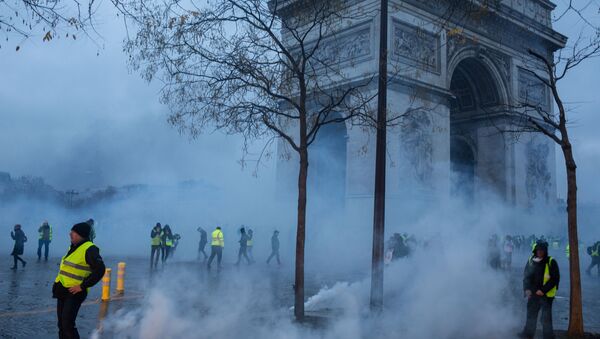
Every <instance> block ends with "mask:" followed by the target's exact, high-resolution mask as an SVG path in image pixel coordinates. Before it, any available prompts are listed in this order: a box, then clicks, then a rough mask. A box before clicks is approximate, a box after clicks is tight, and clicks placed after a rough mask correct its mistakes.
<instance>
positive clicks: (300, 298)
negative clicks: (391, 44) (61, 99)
mask: <svg viewBox="0 0 600 339" xmlns="http://www.w3.org/2000/svg"><path fill="white" fill-rule="evenodd" d="M114 3H115V5H116V6H117V7H118V8H119V9H120V10H121V11H122V12H123V13H125V14H126V16H127V18H128V19H129V21H130V22H133V23H134V24H135V25H136V27H137V28H138V30H137V33H136V35H135V36H133V37H130V38H129V39H128V40H127V41H126V46H125V50H126V52H128V53H129V55H130V61H131V64H132V66H133V67H134V68H135V69H137V70H139V71H141V73H142V74H143V76H144V77H145V78H146V79H147V80H148V81H151V80H152V79H154V78H155V77H159V78H160V79H161V80H162V81H163V82H164V87H163V89H162V100H163V102H164V103H166V104H168V105H169V107H170V108H171V114H170V117H169V121H170V123H172V124H173V125H175V126H177V127H179V128H180V129H181V130H182V131H185V132H188V133H190V134H191V135H192V136H196V135H198V133H201V132H202V131H203V130H204V129H206V128H217V129H220V130H223V131H226V132H227V133H235V134H241V135H243V136H244V137H245V138H247V139H253V138H264V137H268V136H274V137H276V138H279V139H281V140H283V141H284V143H285V144H286V145H287V146H289V148H291V149H292V150H293V151H294V152H295V153H296V154H297V156H298V159H299V172H298V181H297V188H298V202H297V229H296V232H297V236H296V266H295V284H294V289H295V302H294V313H295V316H296V318H297V319H298V320H302V319H303V317H304V248H305V229H306V208H307V177H308V169H309V156H308V154H309V146H310V145H311V144H313V143H314V142H315V139H316V137H317V135H318V133H319V130H320V129H321V128H322V127H323V126H326V125H329V124H343V123H365V124H368V123H371V122H372V121H374V118H373V117H371V113H370V112H371V111H372V107H370V106H371V104H370V103H371V101H372V99H373V98H374V97H376V91H373V90H371V91H369V90H368V86H369V84H370V83H371V82H372V80H373V79H374V78H375V76H374V75H365V76H363V77H362V78H360V79H358V80H357V79H356V78H355V79H353V81H349V80H348V79H349V77H348V75H347V74H345V70H348V69H350V70H352V67H340V65H341V64H343V63H347V62H350V61H351V60H352V59H353V55H352V53H354V51H355V50H358V49H359V48H362V47H363V46H364V44H365V43H366V42H365V41H362V40H360V39H354V41H350V40H349V41H347V42H348V43H350V44H351V45H352V46H354V47H355V48H354V49H352V48H350V49H346V50H345V52H344V53H341V48H339V47H341V46H337V47H336V46H335V41H336V37H335V34H336V31H337V30H339V28H340V27H339V25H340V24H341V23H342V22H343V21H344V20H345V19H351V18H349V17H344V16H343V15H344V14H343V13H345V12H346V11H345V6H347V5H346V2H344V1H321V0H307V1H300V2H295V1H292V2H289V1H278V0H273V1H268V2H267V1H264V0H237V1H233V0H226V1H223V0H215V1H212V0H211V1H208V4H206V5H196V4H194V3H193V2H191V3H189V4H187V7H186V5H184V4H183V3H181V2H179V1H175V0H173V1H165V2H160V3H159V2H156V3H147V2H143V1H136V0H133V1H127V2H121V1H119V0H114ZM363 15H364V13H363ZM361 44H362V45H361ZM352 46H351V47H352ZM345 66H347V64H346V65H345Z"/></svg>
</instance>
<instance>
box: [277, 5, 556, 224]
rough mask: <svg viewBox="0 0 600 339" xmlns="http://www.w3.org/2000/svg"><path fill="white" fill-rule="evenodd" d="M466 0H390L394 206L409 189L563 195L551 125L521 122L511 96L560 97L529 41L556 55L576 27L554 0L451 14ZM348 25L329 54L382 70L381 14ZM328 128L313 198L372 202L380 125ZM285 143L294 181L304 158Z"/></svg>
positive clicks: (361, 68)
mask: <svg viewBox="0 0 600 339" xmlns="http://www.w3.org/2000/svg"><path fill="white" fill-rule="evenodd" d="M456 2H457V1H456V0H405V1H393V0H391V1H390V17H389V32H388V36H389V40H388V46H389V55H388V56H389V58H388V62H389V65H388V69H389V74H388V76H389V89H388V112H389V113H388V114H389V115H390V116H391V117H395V118H397V119H396V120H394V121H395V123H393V124H391V125H390V127H389V128H388V134H387V145H388V159H387V164H388V165H387V166H388V167H387V199H388V203H387V209H388V214H389V213H390V212H391V213H392V214H393V213H394V212H393V211H394V209H395V204H396V202H398V204H400V202H401V201H402V200H403V199H404V200H405V199H406V198H407V197H410V199H411V200H413V201H419V202H422V203H424V204H431V203H432V202H435V201H437V200H439V199H444V198H445V197H451V196H460V197H461V198H462V199H464V200H465V201H467V202H477V203H484V202H485V201H489V200H491V199H494V200H498V201H502V202H505V203H506V204H509V205H514V206H519V207H525V208H528V207H531V206H534V205H540V204H541V205H553V204H554V203H555V201H556V173H555V148H554V145H553V143H552V141H550V140H549V139H547V138H546V137H545V136H543V135H537V134H528V133H517V127H518V126H519V122H518V121H517V119H520V118H519V117H518V116H516V115H515V114H512V113H511V108H512V107H516V106H519V105H520V104H522V103H523V102H527V103H530V104H534V105H536V106H539V107H543V108H544V109H546V110H551V109H552V106H553V105H552V101H551V97H550V93H549V92H548V89H547V88H546V87H544V86H543V84H542V83H541V82H540V80H539V79H538V78H537V77H536V76H535V75H534V74H533V73H532V71H533V72H535V73H537V74H539V75H540V76H542V77H544V73H543V71H542V69H538V68H536V67H539V65H535V63H533V62H532V58H531V56H530V54H529V53H528V50H529V49H533V50H535V51H537V52H539V53H541V54H543V55H547V56H550V57H551V56H552V55H553V53H554V52H555V51H557V50H558V49H560V48H562V47H564V45H565V43H566V38H565V37H564V36H563V35H561V34H559V33H557V32H556V31H554V30H553V28H552V20H551V15H552V11H553V10H554V8H555V5H554V4H552V3H551V2H549V1H547V0H497V1H458V3H469V4H470V5H469V6H465V7H462V6H459V8H457V9H455V10H453V11H452V14H451V15H450V14H449V13H450V8H451V7H452V6H453V5H452V3H456ZM346 3H347V7H346V10H347V11H349V12H354V13H361V12H364V13H372V12H373V11H375V12H376V13H378V10H377V7H378V6H379V1H372V0H362V1H361V0H349V1H346ZM340 27H341V28H340V30H339V32H337V33H336V34H335V35H334V36H332V38H331V39H326V40H324V43H325V45H326V46H327V47H326V48H324V52H323V53H324V55H325V57H326V56H327V55H329V56H330V57H331V59H332V60H336V62H339V63H341V64H342V67H348V68H351V69H352V71H354V72H355V74H356V75H355V76H356V78H357V79H358V78H361V77H368V76H372V74H376V72H377V62H378V47H379V46H378V42H379V35H378V33H379V16H378V14H376V15H364V16H361V15H358V14H357V15H353V16H352V19H351V20H350V19H348V20H347V22H344V23H343V24H342V25H340ZM344 65H346V66H344ZM532 65H533V66H532ZM372 90H374V89H372ZM340 114H344V112H340ZM320 133H321V134H320V135H319V137H318V138H317V141H316V142H315V144H314V145H313V146H311V148H310V149H309V152H310V159H311V160H310V165H309V182H311V183H312V184H311V186H309V200H310V199H313V201H315V200H317V201H318V202H319V204H321V203H322V204H326V205H327V204H336V205H340V206H343V207H344V208H345V209H347V210H348V211H350V212H351V213H352V212H353V211H357V213H359V212H358V211H365V209H367V210H370V209H372V199H373V187H374V167H375V134H374V131H372V130H371V131H369V130H368V129H366V128H363V127H357V126H355V125H352V124H351V123H350V122H347V123H346V124H340V126H328V127H326V128H324V129H323V131H321V132H320ZM278 152H279V154H280V155H282V156H281V157H280V160H279V162H278V170H277V172H278V181H279V185H280V186H281V187H282V188H286V189H291V190H293V189H294V187H295V184H296V180H297V164H296V161H295V159H294V158H292V159H289V158H287V157H285V156H283V154H284V153H285V147H284V145H283V143H282V144H280V147H279V151H278ZM311 194H312V195H311ZM321 196H323V197H324V199H321V200H320V197H321ZM316 207H317V209H319V207H321V208H323V206H316ZM357 215H358V214H357Z"/></svg>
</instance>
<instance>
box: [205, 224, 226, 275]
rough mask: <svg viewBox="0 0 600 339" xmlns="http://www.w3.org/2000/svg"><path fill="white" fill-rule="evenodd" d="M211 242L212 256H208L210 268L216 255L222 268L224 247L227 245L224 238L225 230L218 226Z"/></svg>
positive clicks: (219, 266)
mask: <svg viewBox="0 0 600 339" xmlns="http://www.w3.org/2000/svg"><path fill="white" fill-rule="evenodd" d="M211 238H212V240H211V243H210V247H211V250H210V258H208V264H207V267H208V269H209V270H210V264H212V261H213V259H214V258H215V256H216V257H217V267H218V268H219V269H221V259H222V258H223V248H224V247H225V238H223V232H222V231H221V227H220V226H217V228H216V229H215V230H214V231H213V232H212V235H211Z"/></svg>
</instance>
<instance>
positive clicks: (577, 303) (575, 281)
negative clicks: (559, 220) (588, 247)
mask: <svg viewBox="0 0 600 339" xmlns="http://www.w3.org/2000/svg"><path fill="white" fill-rule="evenodd" d="M562 150H563V155H564V157H565V164H566V167H567V219H568V229H569V247H570V255H569V278H570V285H571V291H570V305H569V306H570V308H569V330H568V334H569V336H570V337H581V336H583V306H582V301H581V272H580V268H579V239H578V236H577V165H576V164H575V158H574V157H573V149H572V147H571V143H570V142H569V139H568V137H567V136H566V134H563V145H562Z"/></svg>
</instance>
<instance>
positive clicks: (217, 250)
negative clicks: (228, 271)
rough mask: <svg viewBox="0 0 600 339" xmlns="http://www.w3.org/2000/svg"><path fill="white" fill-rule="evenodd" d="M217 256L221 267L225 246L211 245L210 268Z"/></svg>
mask: <svg viewBox="0 0 600 339" xmlns="http://www.w3.org/2000/svg"><path fill="white" fill-rule="evenodd" d="M215 256H216V257H217V264H218V265H219V267H221V259H222V258H223V247H221V246H211V249H210V258H208V268H210V264H211V263H212V261H213V259H214V258H215Z"/></svg>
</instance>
